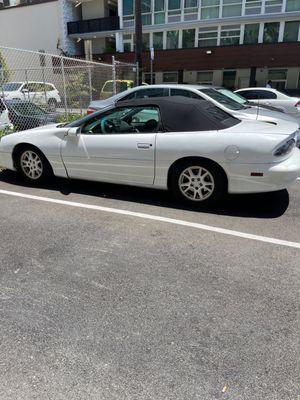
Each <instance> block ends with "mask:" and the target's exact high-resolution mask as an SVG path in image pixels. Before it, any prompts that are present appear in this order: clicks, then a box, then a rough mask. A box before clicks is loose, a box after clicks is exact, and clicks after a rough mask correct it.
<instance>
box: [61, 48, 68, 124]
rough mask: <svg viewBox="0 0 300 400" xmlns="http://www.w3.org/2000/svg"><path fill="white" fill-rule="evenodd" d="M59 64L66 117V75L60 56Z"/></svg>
mask: <svg viewBox="0 0 300 400" xmlns="http://www.w3.org/2000/svg"><path fill="white" fill-rule="evenodd" d="M60 65H61V75H62V80H63V87H64V103H65V115H66V117H67V118H68V117H69V113H68V107H67V87H66V77H65V68H64V60H63V57H62V56H61V57H60Z"/></svg>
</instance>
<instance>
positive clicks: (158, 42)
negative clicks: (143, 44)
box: [153, 32, 164, 50]
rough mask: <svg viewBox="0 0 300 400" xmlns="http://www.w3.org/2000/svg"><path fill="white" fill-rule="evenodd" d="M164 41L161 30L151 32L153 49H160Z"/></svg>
mask: <svg viewBox="0 0 300 400" xmlns="http://www.w3.org/2000/svg"><path fill="white" fill-rule="evenodd" d="M163 43H164V33H163V32H153V47H154V49H155V50H162V49H163Z"/></svg>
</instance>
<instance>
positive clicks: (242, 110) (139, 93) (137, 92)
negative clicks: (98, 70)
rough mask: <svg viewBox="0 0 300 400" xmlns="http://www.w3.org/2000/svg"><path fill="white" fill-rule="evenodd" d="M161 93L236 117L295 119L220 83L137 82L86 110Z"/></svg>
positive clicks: (103, 107)
mask: <svg viewBox="0 0 300 400" xmlns="http://www.w3.org/2000/svg"><path fill="white" fill-rule="evenodd" d="M165 96H184V97H189V98H196V99H205V100H209V101H211V102H212V103H214V104H215V105H216V106H218V107H220V108H221V109H222V110H224V111H226V112H228V113H230V114H232V115H233V116H235V117H237V118H239V119H252V120H258V121H266V122H269V123H274V124H276V123H277V122H278V121H279V120H286V121H293V122H297V123H298V125H299V121H298V120H297V119H294V118H293V117H292V116H290V115H288V114H285V113H282V112H276V111H274V110H268V109H265V108H262V107H258V106H257V105H252V104H247V102H246V103H245V101H243V102H241V100H237V98H236V96H237V95H236V94H234V93H233V92H231V91H230V90H227V89H225V88H222V87H218V86H207V85H174V84H173V85H172V84H171V85H170V84H169V85H148V86H146V87H143V86H137V87H135V88H133V89H129V90H127V91H125V92H123V93H118V94H116V95H115V96H112V97H110V98H109V99H106V100H98V101H93V102H92V103H91V104H90V106H89V108H88V110H87V113H88V114H91V113H92V112H95V111H96V110H101V109H105V108H106V107H109V106H111V105H113V104H117V102H121V101H127V100H131V99H143V98H148V97H165ZM298 144H299V147H300V132H299V135H298Z"/></svg>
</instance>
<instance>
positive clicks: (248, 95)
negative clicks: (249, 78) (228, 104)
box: [235, 87, 300, 119]
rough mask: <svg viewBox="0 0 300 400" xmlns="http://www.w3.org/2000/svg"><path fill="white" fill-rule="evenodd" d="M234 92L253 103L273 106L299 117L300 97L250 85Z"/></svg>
mask: <svg viewBox="0 0 300 400" xmlns="http://www.w3.org/2000/svg"><path fill="white" fill-rule="evenodd" d="M235 93H238V94H239V95H241V96H243V97H244V98H245V99H247V100H250V101H251V102H253V103H256V104H260V105H267V106H275V107H277V108H280V109H281V110H283V111H284V112H286V113H288V114H290V115H291V116H293V117H295V118H298V119H300V98H299V97H290V96H288V95H287V94H284V93H281V92H279V91H278V90H276V89H273V88H264V87H261V88H260V87H252V88H246V89H239V90H236V92H235Z"/></svg>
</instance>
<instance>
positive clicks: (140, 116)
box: [61, 106, 160, 185]
mask: <svg viewBox="0 0 300 400" xmlns="http://www.w3.org/2000/svg"><path fill="white" fill-rule="evenodd" d="M159 124H160V115H159V110H158V108H157V107H152V106H141V107H139V106H135V107H119V108H117V109H114V110H113V111H109V112H106V113H101V114H100V115H97V116H94V117H91V118H90V119H88V120H87V121H86V122H85V123H84V125H83V126H82V127H81V133H80V134H79V135H76V136H69V135H67V136H66V137H65V141H64V143H63V145H62V149H61V154H62V158H63V161H64V164H65V166H66V169H67V172H68V175H69V176H70V177H71V178H81V179H88V180H97V181H108V182H115V183H126V184H141V185H152V184H153V181H154V155H155V143H156V134H157V131H158V129H159Z"/></svg>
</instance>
